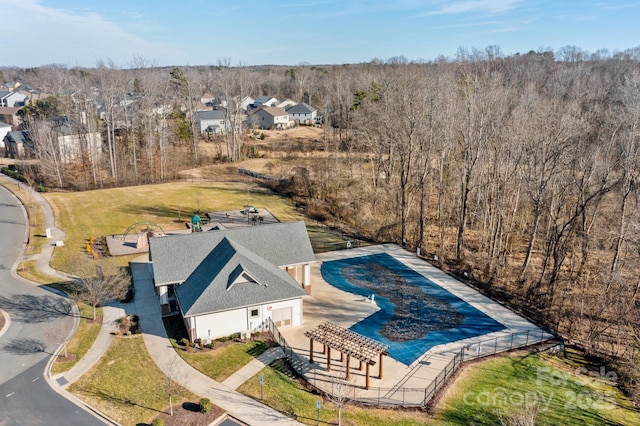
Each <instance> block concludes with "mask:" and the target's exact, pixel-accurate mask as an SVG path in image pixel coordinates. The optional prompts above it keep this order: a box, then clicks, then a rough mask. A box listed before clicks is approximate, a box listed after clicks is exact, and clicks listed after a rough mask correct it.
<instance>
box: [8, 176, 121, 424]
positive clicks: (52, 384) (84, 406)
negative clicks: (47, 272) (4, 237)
mask: <svg viewBox="0 0 640 426" xmlns="http://www.w3.org/2000/svg"><path fill="white" fill-rule="evenodd" d="M0 176H2V179H3V180H5V181H8V182H11V181H13V180H14V179H11V178H10V177H8V176H5V175H3V174H0ZM5 189H7V191H8V192H9V193H10V194H11V196H12V197H14V198H15V199H16V200H17V201H18V204H19V205H20V208H21V210H22V215H23V217H24V219H25V231H24V233H25V235H24V239H23V242H22V250H21V252H20V255H19V257H18V258H17V259H16V262H15V263H14V265H13V266H12V268H11V275H12V276H13V277H14V278H17V279H18V280H19V281H22V282H25V283H29V284H31V285H34V284H37V283H34V282H33V281H30V280H27V279H26V278H23V277H21V276H20V275H18V273H17V268H18V265H19V264H20V261H21V259H22V257H23V256H24V252H25V249H26V246H27V244H28V243H29V233H30V229H31V223H30V222H29V216H28V213H27V210H26V209H25V206H24V204H23V203H22V200H20V198H19V197H18V196H17V195H16V194H15V193H14V192H13V191H12V190H11V188H10V187H9V186H5ZM25 190H26V191H28V192H29V191H30V190H29V189H25ZM30 195H31V196H32V197H33V196H34V194H33V193H30ZM34 198H35V197H34ZM36 202H38V203H40V200H36ZM44 202H47V201H46V200H44ZM56 272H57V271H56ZM58 274H59V275H61V276H63V275H62V274H60V273H58ZM47 290H48V291H51V292H53V293H55V294H58V295H60V296H64V297H65V298H67V299H69V300H70V301H71V303H72V307H73V314H74V323H73V328H72V330H71V331H70V333H69V335H68V336H67V339H65V340H68V338H69V337H70V336H73V334H74V333H75V332H76V330H77V328H78V325H79V323H80V319H79V316H80V314H79V312H78V305H76V303H75V302H74V301H73V300H72V299H71V298H70V297H69V296H68V295H66V294H64V293H62V292H60V291H58V290H56V289H53V288H51V287H48V286H47ZM0 311H1V310H0ZM1 313H2V314H5V311H2V312H1ZM5 318H6V319H7V320H6V322H5V326H4V327H3V328H2V330H0V336H1V335H2V334H4V333H5V331H6V330H7V329H8V328H9V325H10V324H11V319H10V317H9V315H8V314H6V315H5ZM65 343H66V342H65ZM63 347H64V343H63V344H61V345H60V346H59V347H58V348H57V350H56V351H55V352H54V354H53V355H52V356H51V357H50V358H49V361H48V362H47V365H46V367H45V371H44V372H43V376H44V378H45V380H46V382H47V384H48V385H49V387H50V388H51V389H52V390H53V391H54V392H56V393H57V394H59V395H60V396H62V397H63V398H65V399H67V400H68V401H70V402H71V403H73V404H74V405H76V406H77V407H79V408H81V409H83V410H85V411H86V412H88V413H90V414H92V415H93V416H94V417H96V418H97V419H100V420H102V421H103V422H104V423H105V424H108V425H113V426H120V423H118V422H116V421H115V420H113V419H111V418H109V417H108V416H106V415H105V414H103V413H101V412H100V411H98V410H97V409H96V408H94V407H92V406H91V405H89V404H87V403H86V402H84V401H82V400H81V399H79V398H77V397H76V396H75V395H73V394H71V393H70V392H68V391H66V390H64V389H62V388H61V387H59V386H58V384H57V382H56V381H55V380H53V378H52V377H51V366H52V365H53V363H54V361H55V359H56V358H57V357H58V356H59V354H60V351H62V348H63Z"/></svg>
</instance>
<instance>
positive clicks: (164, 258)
mask: <svg viewBox="0 0 640 426" xmlns="http://www.w3.org/2000/svg"><path fill="white" fill-rule="evenodd" d="M225 237H226V238H228V239H229V240H230V241H232V242H234V243H237V244H239V245H241V246H243V247H246V248H247V249H248V250H251V252H252V253H254V254H255V255H257V256H259V257H261V258H262V259H264V260H265V261H267V262H269V263H271V264H272V265H274V266H280V267H281V266H289V265H297V264H301V263H309V262H314V261H315V256H314V254H313V249H312V248H311V242H310V241H309V236H308V234H307V228H306V227H305V225H304V222H302V221H300V222H288V223H274V224H269V225H258V226H247V227H244V228H233V229H226V230H220V231H211V232H201V233H193V234H181V235H169V236H166V237H153V238H150V239H149V250H150V255H151V259H152V261H153V272H154V280H155V284H156V286H160V285H167V284H176V283H181V282H183V281H185V280H186V279H187V277H189V275H191V273H192V272H193V271H194V270H195V269H196V268H197V267H198V265H200V263H202V261H203V260H204V259H205V258H206V257H207V256H208V255H209V253H211V251H212V250H213V249H214V248H215V247H216V246H217V245H218V244H219V243H220V241H222V239H223V238H225Z"/></svg>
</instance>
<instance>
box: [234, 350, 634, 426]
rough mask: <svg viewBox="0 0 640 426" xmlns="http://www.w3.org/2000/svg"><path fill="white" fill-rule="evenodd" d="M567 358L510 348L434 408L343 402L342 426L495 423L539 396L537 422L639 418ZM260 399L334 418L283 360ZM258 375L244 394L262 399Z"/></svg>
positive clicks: (303, 414)
mask: <svg viewBox="0 0 640 426" xmlns="http://www.w3.org/2000/svg"><path fill="white" fill-rule="evenodd" d="M571 365H572V364H571V363H570V362H567V361H566V360H564V359H560V358H555V357H551V356H547V355H539V354H535V355H522V354H520V355H507V356H501V357H497V358H492V359H488V360H485V361H482V362H479V363H477V364H472V365H469V366H467V367H466V368H465V369H464V370H463V371H462V374H461V375H460V377H459V378H458V379H457V380H456V381H455V382H454V383H452V384H451V386H450V387H449V389H448V390H447V392H446V393H445V395H444V396H443V398H442V399H441V401H440V402H439V404H438V405H437V407H436V409H435V411H434V414H433V415H429V414H425V413H422V412H419V411H399V410H394V411H391V410H376V409H363V408H362V407H357V406H352V405H345V406H344V407H343V410H342V418H343V424H345V425H361V424H367V425H395V424H397V425H413V424H416V425H417V424H428V425H466V424H475V425H496V424H500V416H502V417H503V418H504V419H505V421H506V420H508V416H509V415H515V414H517V413H518V412H519V411H524V410H523V407H524V406H525V401H527V398H529V401H532V402H536V401H537V402H538V412H537V421H536V424H549V425H551V424H553V425H563V426H570V425H576V426H577V425H585V424H588V425H629V426H634V425H640V415H639V414H638V412H637V411H633V407H632V404H631V403H630V402H629V401H628V400H627V399H626V398H625V397H624V396H623V395H622V393H621V392H620V391H619V390H617V389H616V388H615V387H613V386H611V385H610V384H608V383H607V382H606V380H602V379H600V378H593V377H589V374H588V373H586V370H583V371H579V373H580V374H574V372H575V371H576V370H575V368H572V367H571ZM259 374H263V379H264V386H263V393H264V399H263V400H262V402H263V403H265V404H266V405H268V406H270V407H272V408H274V409H276V410H278V411H280V412H282V413H285V414H287V415H289V416H291V417H295V418H297V420H298V421H300V422H302V423H306V424H315V422H316V416H317V410H316V409H315V407H316V405H315V404H316V401H317V400H320V401H321V402H322V409H321V413H320V420H321V422H329V423H335V422H336V421H337V418H338V414H337V406H336V405H335V404H334V403H333V402H331V401H327V400H323V399H322V398H320V397H318V396H317V395H314V394H312V393H310V392H308V391H307V390H305V389H304V388H303V387H302V386H301V385H300V383H299V382H298V381H297V380H295V379H294V378H292V374H291V373H290V371H289V369H288V368H287V367H286V366H285V365H284V364H283V363H282V361H281V360H278V361H276V362H274V363H272V364H271V365H270V366H268V367H266V368H265V369H263V370H262V372H261V373H259ZM259 374H258V375H256V376H254V377H253V378H251V379H249V380H248V381H247V382H245V383H244V384H243V385H242V386H241V387H240V388H239V389H238V391H240V392H241V393H243V394H245V395H248V396H250V397H252V398H254V399H256V400H260V384H259Z"/></svg>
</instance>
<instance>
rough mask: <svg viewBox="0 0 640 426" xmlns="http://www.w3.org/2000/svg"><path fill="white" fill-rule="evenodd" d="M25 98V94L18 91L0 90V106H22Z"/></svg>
mask: <svg viewBox="0 0 640 426" xmlns="http://www.w3.org/2000/svg"><path fill="white" fill-rule="evenodd" d="M26 100H27V96H26V95H25V94H23V93H20V92H16V91H12V92H6V91H2V92H0V106H3V107H10V108H16V107H23V106H24V104H25V101H26Z"/></svg>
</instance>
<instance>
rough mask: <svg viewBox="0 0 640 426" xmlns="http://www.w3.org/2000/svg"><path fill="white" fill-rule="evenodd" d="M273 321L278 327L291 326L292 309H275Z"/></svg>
mask: <svg viewBox="0 0 640 426" xmlns="http://www.w3.org/2000/svg"><path fill="white" fill-rule="evenodd" d="M271 319H272V320H273V323H274V324H275V325H276V327H289V326H290V325H291V307H288V308H280V309H274V310H273V313H272V314H271Z"/></svg>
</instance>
